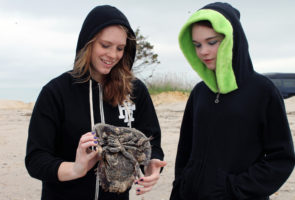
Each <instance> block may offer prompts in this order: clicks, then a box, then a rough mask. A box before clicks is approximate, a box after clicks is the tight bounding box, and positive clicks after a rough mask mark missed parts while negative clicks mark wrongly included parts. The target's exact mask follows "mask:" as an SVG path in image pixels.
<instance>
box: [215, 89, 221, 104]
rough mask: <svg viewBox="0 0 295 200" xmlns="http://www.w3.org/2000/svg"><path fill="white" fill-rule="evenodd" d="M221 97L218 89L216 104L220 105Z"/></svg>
mask: <svg viewBox="0 0 295 200" xmlns="http://www.w3.org/2000/svg"><path fill="white" fill-rule="evenodd" d="M219 97H220V91H219V88H218V92H217V95H216V98H215V101H214V103H216V104H217V103H219V101H220V100H219Z"/></svg>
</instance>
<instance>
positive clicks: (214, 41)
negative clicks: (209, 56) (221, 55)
mask: <svg viewBox="0 0 295 200" xmlns="http://www.w3.org/2000/svg"><path fill="white" fill-rule="evenodd" d="M217 42H218V40H212V41H209V42H208V44H209V45H214V44H216V43H217Z"/></svg>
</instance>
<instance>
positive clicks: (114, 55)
mask: <svg viewBox="0 0 295 200" xmlns="http://www.w3.org/2000/svg"><path fill="white" fill-rule="evenodd" d="M107 55H108V56H109V57H110V58H116V56H117V51H116V49H113V48H112V49H110V50H109V51H108V54H107Z"/></svg>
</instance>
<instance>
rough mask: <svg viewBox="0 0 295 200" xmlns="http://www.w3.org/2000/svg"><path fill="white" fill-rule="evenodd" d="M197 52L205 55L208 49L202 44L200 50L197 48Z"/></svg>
mask: <svg viewBox="0 0 295 200" xmlns="http://www.w3.org/2000/svg"><path fill="white" fill-rule="evenodd" d="M199 53H200V54H201V55H207V54H208V53H209V49H208V48H207V47H205V46H203V47H202V48H201V49H200V50H199Z"/></svg>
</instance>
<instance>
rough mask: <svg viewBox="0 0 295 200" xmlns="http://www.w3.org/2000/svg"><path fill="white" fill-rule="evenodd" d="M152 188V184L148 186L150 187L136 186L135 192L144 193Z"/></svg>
mask: <svg viewBox="0 0 295 200" xmlns="http://www.w3.org/2000/svg"><path fill="white" fill-rule="evenodd" d="M152 188H153V186H150V187H138V188H136V194H137V195H141V194H144V193H146V192H149V191H151V190H152Z"/></svg>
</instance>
